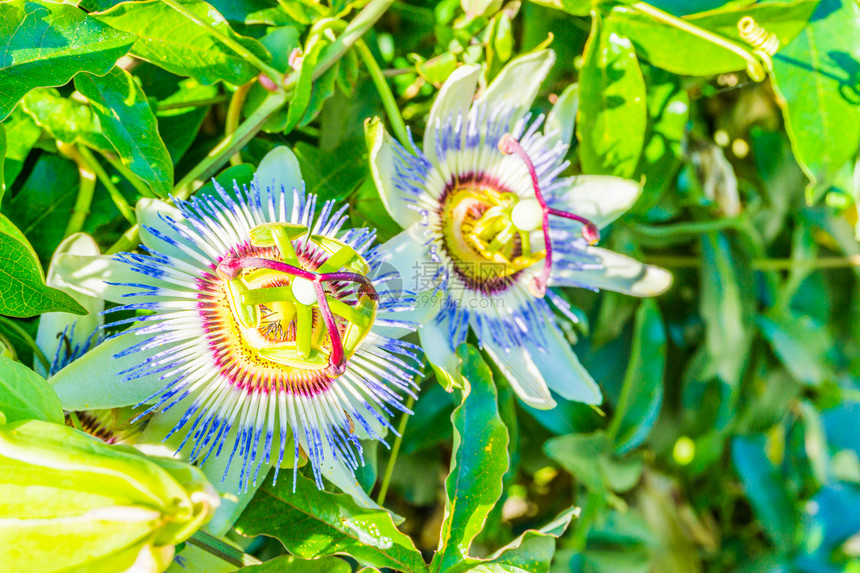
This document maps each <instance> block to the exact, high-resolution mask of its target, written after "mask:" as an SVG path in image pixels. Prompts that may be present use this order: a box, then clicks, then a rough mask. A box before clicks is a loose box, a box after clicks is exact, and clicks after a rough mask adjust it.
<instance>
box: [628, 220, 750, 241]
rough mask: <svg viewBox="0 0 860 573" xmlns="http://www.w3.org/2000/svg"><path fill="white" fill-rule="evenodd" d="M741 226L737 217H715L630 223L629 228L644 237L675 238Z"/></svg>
mask: <svg viewBox="0 0 860 573" xmlns="http://www.w3.org/2000/svg"><path fill="white" fill-rule="evenodd" d="M741 226H742V222H741V221H740V220H739V219H717V220H716V221H697V222H692V223H675V224H668V225H659V226H650V225H635V224H634V225H630V229H632V230H633V232H634V233H636V234H638V235H642V236H644V237H649V238H654V239H662V238H676V237H678V236H681V235H700V234H702V233H710V232H711V231H721V230H723V229H736V228H739V227H741Z"/></svg>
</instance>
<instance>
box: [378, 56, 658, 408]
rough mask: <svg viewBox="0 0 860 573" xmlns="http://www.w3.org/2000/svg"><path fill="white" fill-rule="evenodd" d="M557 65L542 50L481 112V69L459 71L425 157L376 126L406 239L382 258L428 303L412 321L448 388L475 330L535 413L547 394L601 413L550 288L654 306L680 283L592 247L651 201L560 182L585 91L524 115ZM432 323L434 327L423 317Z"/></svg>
mask: <svg viewBox="0 0 860 573" xmlns="http://www.w3.org/2000/svg"><path fill="white" fill-rule="evenodd" d="M554 59H555V55H554V53H553V52H551V51H549V50H543V51H538V52H534V53H531V54H528V55H525V56H521V57H518V58H516V59H514V60H512V61H511V62H510V63H509V64H508V65H507V66H506V67H505V68H504V69H502V71H501V72H500V73H499V74H498V76H497V77H496V78H495V80H494V81H493V82H492V83H491V84H490V85H489V86H488V87H487V88H486V89H485V90H484V91H483V92H481V93H480V94H479V95H478V96H477V98H476V97H475V95H476V88H477V86H478V81H479V78H480V75H481V68H480V67H478V66H474V65H463V66H461V67H459V68H458V69H457V70H455V71H454V73H452V74H451V76H450V77H449V78H448V80H447V81H446V82H445V83H444V85H443V86H442V88H441V89H440V90H439V94H438V95H437V97H436V100H435V102H434V104H433V107H432V109H431V110H430V115H429V119H428V122H427V128H426V131H425V134H424V146H423V152H421V151H419V152H417V153H416V154H411V153H409V152H408V151H407V150H406V149H405V148H404V147H403V146H402V145H400V144H399V143H398V142H396V141H395V140H393V139H392V138H391V137H390V136H389V135H388V134H387V133H386V132H385V130H384V129H383V127H382V126H381V124H380V122H379V120H372V121H369V122H368V123H367V125H366V135H367V139H368V146H369V148H370V163H371V172H372V173H373V176H374V179H375V182H376V184H377V187H378V189H379V192H380V195H381V197H382V199H383V202H384V204H385V206H386V208H387V210H388V212H389V213H390V214H391V216H392V218H393V219H394V220H395V221H397V222H398V223H399V224H400V226H401V227H403V228H404V229H405V231H404V232H403V233H401V234H400V235H398V236H397V237H395V238H394V239H392V240H391V241H389V243H387V244H386V245H385V246H384V250H385V251H386V252H387V255H386V256H388V257H389V259H390V262H391V263H392V264H393V265H394V266H396V267H397V268H398V269H399V270H400V273H401V274H402V275H403V276H404V278H406V279H407V280H406V281H405V283H406V284H411V285H412V286H413V288H412V290H414V291H416V292H422V293H425V295H420V296H419V297H418V302H419V303H424V304H423V307H420V308H417V309H416V311H415V313H414V316H415V317H416V318H417V317H422V318H419V320H422V321H423V324H421V326H420V328H419V335H420V338H421V344H422V347H423V348H424V350H425V353H426V356H427V359H428V361H429V362H430V363H431V364H432V365H433V366H434V367H435V368H436V370H437V372H439V373H441V374H442V377H443V378H445V379H446V380H447V381H448V383H449V384H452V383H453V381H454V380H455V379H456V378H455V377H454V375H455V373H456V372H457V368H458V361H457V358H456V354H455V349H456V348H457V346H458V345H459V344H461V343H462V342H463V341H465V340H466V337H467V334H468V331H469V328H470V327H471V329H472V330H474V332H475V333H476V334H477V337H478V340H479V342H480V343H481V345H482V347H483V348H484V349H485V350H486V351H487V352H488V353H489V354H490V356H491V357H492V358H493V360H494V361H495V362H496V364H497V365H498V367H499V368H500V369H501V371H502V372H503V373H504V374H505V376H506V377H507V379H508V380H509V381H510V383H511V385H512V387H513V388H514V390H515V391H516V392H517V394H518V395H519V397H520V398H521V399H522V400H523V401H524V402H526V403H527V404H528V405H530V406H532V407H535V408H552V407H553V406H555V401H554V399H553V397H552V395H551V394H550V392H549V389H552V390H554V391H555V392H557V393H558V394H559V395H561V396H562V397H564V398H566V399H569V400H576V401H581V402H587V403H593V404H596V403H599V402H600V401H601V394H600V390H599V388H598V387H597V384H595V382H594V380H593V379H592V378H591V376H590V375H589V374H588V372H586V371H585V369H584V368H583V367H582V366H581V365H580V363H579V361H578V360H577V357H576V355H575V354H574V353H573V351H572V350H571V348H570V345H569V344H568V343H567V341H566V340H565V338H564V336H563V333H562V332H561V330H560V329H559V327H558V326H557V324H556V322H555V318H554V315H553V312H552V309H551V307H550V304H549V303H550V302H551V303H552V304H553V305H554V306H555V307H556V308H558V309H559V310H560V311H562V312H565V313H566V314H567V315H568V316H569V317H570V318H573V314H572V313H571V312H570V307H569V306H568V305H567V304H566V303H565V302H564V300H563V299H562V298H561V297H560V296H558V295H557V294H555V293H553V291H552V289H551V288H549V289H548V287H582V288H588V289H593V290H596V289H609V290H613V291H616V292H621V293H626V294H631V295H634V296H653V295H657V294H660V293H662V292H664V291H665V290H666V289H667V288H669V286H670V284H671V280H672V277H671V275H670V274H669V273H668V272H666V271H665V270H663V269H660V268H657V267H653V266H648V265H645V264H642V263H640V262H638V261H635V260H633V259H630V258H628V257H626V256H623V255H620V254H617V253H614V252H612V251H609V250H605V249H601V248H599V247H595V246H593V245H594V243H596V242H597V241H598V240H599V229H600V228H601V227H604V226H605V225H607V224H609V223H610V222H612V221H613V220H614V219H616V218H617V217H618V216H619V215H621V214H622V213H623V212H624V211H626V210H627V209H628V208H630V206H632V205H633V203H634V201H635V200H636V198H637V197H638V196H639V194H640V192H641V188H640V186H639V185H638V184H636V183H634V182H632V181H627V180H625V179H621V178H617V177H609V176H579V177H562V176H561V173H562V172H563V171H564V170H565V169H566V168H567V166H568V162H567V161H565V159H564V158H565V155H566V154H567V150H568V147H569V143H570V139H571V136H572V134H573V126H574V118H575V115H576V107H577V92H576V87H575V86H574V87H572V88H571V89H568V90H567V91H565V92H564V93H563V94H562V95H561V96H560V97H559V99H558V101H557V103H556V105H555V107H554V108H553V109H552V111H551V112H550V113H549V114H548V115H547V116H546V117H544V116H542V115H541V116H539V117H536V118H534V117H532V116H531V115H530V114H529V113H528V112H529V108H530V106H531V104H532V101H533V100H534V98H535V96H536V95H537V91H538V88H539V87H540V85H541V82H542V81H543V79H544V78H545V77H546V75H547V73H548V72H549V69H550V68H551V66H552V64H553V61H554ZM541 127H543V132H541V131H539V130H540V128H541ZM410 278H411V279H412V280H413V281H414V284H412V283H410V282H409V280H408V279H410ZM427 307H430V308H429V309H428V308H427ZM427 310H429V314H430V316H429V318H427V315H426V314H425V315H422V314H421V313H422V311H427Z"/></svg>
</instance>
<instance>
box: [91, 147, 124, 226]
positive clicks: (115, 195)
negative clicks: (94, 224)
mask: <svg viewBox="0 0 860 573" xmlns="http://www.w3.org/2000/svg"><path fill="white" fill-rule="evenodd" d="M78 153H80V156H81V159H83V160H84V161H85V162H86V163H87V166H88V167H89V168H90V169H92V170H93V173H95V174H96V177H97V178H98V180H99V182H101V184H102V185H104V187H105V189H107V192H108V194H109V195H110V198H111V200H112V201H113V203H114V205H116V208H117V209H119V212H120V213H121V214H122V216H123V217H125V220H126V221H128V222H129V223H131V224H132V225H134V224H135V223H137V217H136V216H135V214H134V208H133V207H132V206H131V205H129V204H128V201H126V200H125V197H123V194H122V192H121V191H120V190H119V189H117V187H116V185H114V184H113V181H111V179H110V176H109V175H108V174H107V172H106V171H105V170H104V168H103V167H102V165H101V163H99V161H98V159H96V158H95V156H93V154H92V153H91V152H90V150H89V149H87V148H86V147H83V146H81V147H79V148H78Z"/></svg>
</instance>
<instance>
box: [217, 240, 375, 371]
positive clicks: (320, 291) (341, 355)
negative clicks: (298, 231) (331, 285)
mask: <svg viewBox="0 0 860 573" xmlns="http://www.w3.org/2000/svg"><path fill="white" fill-rule="evenodd" d="M243 269H267V270H272V271H277V272H282V273H284V274H287V275H290V276H292V277H294V278H293V281H292V282H293V286H292V290H293V292H294V294H295V292H296V288H297V287H298V290H299V291H300V292H299V294H300V295H302V296H298V295H296V298H297V300H298V302H299V303H301V304H303V305H306V306H307V305H308V304H312V303H313V302H316V303H317V305H318V308H319V311H320V314H321V315H322V319H323V323H324V324H325V327H326V330H327V331H328V334H329V338H330V339H331V347H332V348H331V354H330V356H329V365H328V366H329V370H330V372H331V374H332V375H333V376H335V377H337V376H340V375H341V374H343V373H344V372H346V361H347V359H346V353H345V352H344V347H343V341H342V340H341V337H340V331H339V330H338V328H337V323H336V322H335V317H334V313H333V312H332V310H331V307H330V306H329V303H328V298H327V297H326V293H325V289H324V288H323V284H322V283H323V282H335V281H338V282H354V283H358V285H359V291H360V292H361V293H363V294H365V295H366V296H367V297H368V298H370V299H371V300H373V301H378V300H379V294H378V293H377V292H376V289H375V288H374V286H373V283H372V282H371V281H370V279H368V278H367V277H366V276H364V275H361V274H358V273H352V272H345V271H344V272H330V273H315V272H312V271H308V270H305V269H302V268H299V267H297V266H295V265H291V264H288V263H284V262H281V261H277V260H273V259H266V258H262V257H235V256H230V257H227V258H225V259H223V260H222V261H221V262H220V263H219V264H218V267H217V269H216V273H217V274H218V275H219V276H221V277H222V278H224V279H227V280H231V281H232V280H235V279H237V278H238V277H239V275H240V274H241V273H242V270H243ZM304 281H307V282H304ZM308 283H309V284H310V285H312V287H313V289H314V290H313V292H314V293H315V294H316V297H315V299H314V301H310V297H306V296H304V292H303V291H304V287H305V285H307V284H308Z"/></svg>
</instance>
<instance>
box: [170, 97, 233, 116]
mask: <svg viewBox="0 0 860 573" xmlns="http://www.w3.org/2000/svg"><path fill="white" fill-rule="evenodd" d="M229 100H230V96H229V95H226V94H222V95H217V96H215V97H209V98H204V99H192V100H188V101H176V102H168V103H159V104H158V105H157V106H155V110H156V112H159V111H168V110H171V109H185V108H187V107H189V108H190V107H206V106H210V105H216V104H219V103H224V102H225V101H229Z"/></svg>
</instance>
